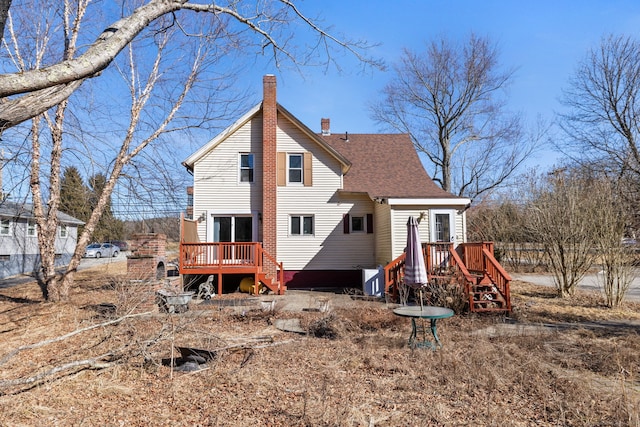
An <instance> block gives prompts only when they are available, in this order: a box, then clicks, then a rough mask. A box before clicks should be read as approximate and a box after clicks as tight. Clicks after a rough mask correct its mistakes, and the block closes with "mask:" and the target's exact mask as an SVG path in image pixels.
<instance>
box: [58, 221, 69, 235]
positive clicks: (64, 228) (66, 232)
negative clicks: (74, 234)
mask: <svg viewBox="0 0 640 427" xmlns="http://www.w3.org/2000/svg"><path fill="white" fill-rule="evenodd" d="M58 235H59V236H60V237H62V238H65V237H67V236H69V230H68V229H67V226H66V225H64V224H60V228H59V229H58Z"/></svg>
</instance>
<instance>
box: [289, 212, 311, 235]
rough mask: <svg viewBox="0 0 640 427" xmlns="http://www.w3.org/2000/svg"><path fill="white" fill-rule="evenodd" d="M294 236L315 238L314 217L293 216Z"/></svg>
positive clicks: (292, 229) (291, 230)
mask: <svg viewBox="0 0 640 427" xmlns="http://www.w3.org/2000/svg"><path fill="white" fill-rule="evenodd" d="M290 223H291V229H290V234H291V235H292V236H313V215H291V220H290Z"/></svg>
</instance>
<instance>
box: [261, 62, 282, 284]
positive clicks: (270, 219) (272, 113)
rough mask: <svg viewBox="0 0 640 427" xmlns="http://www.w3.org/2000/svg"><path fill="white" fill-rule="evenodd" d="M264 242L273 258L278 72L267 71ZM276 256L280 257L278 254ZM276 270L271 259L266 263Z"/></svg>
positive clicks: (265, 96)
mask: <svg viewBox="0 0 640 427" xmlns="http://www.w3.org/2000/svg"><path fill="white" fill-rule="evenodd" d="M262 85H263V98H262V246H263V248H264V250H265V251H267V252H268V253H269V254H270V255H271V256H273V257H274V258H276V257H277V248H276V236H277V234H276V229H277V227H276V225H277V224H276V218H277V191H278V187H277V168H276V161H277V160H276V157H277V141H276V128H277V126H278V112H277V101H276V76H274V75H272V74H267V75H266V76H264V77H263V79H262ZM276 259H277V258H276ZM265 270H266V272H268V273H271V274H274V273H275V268H274V269H273V271H270V270H271V265H270V263H269V264H268V265H265Z"/></svg>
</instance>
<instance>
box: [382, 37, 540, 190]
mask: <svg viewBox="0 0 640 427" xmlns="http://www.w3.org/2000/svg"><path fill="white" fill-rule="evenodd" d="M511 77H512V72H511V71H501V70H500V68H499V64H498V50H497V48H496V47H495V45H493V44H492V43H491V42H490V41H489V40H488V39H487V38H483V37H478V36H476V35H473V34H472V35H471V36H470V37H469V39H468V40H467V41H466V42H465V43H464V44H462V45H458V44H456V43H454V42H452V41H451V40H449V39H447V38H444V37H443V38H440V39H438V40H435V41H433V42H431V43H429V44H428V45H427V46H426V49H425V51H424V52H412V51H410V50H405V51H404V53H403V55H402V58H401V60H400V63H399V64H397V65H396V66H395V67H394V77H393V80H392V81H391V82H390V83H389V84H388V85H387V86H386V87H385V88H384V90H383V94H384V99H383V100H381V101H380V102H378V103H377V104H374V105H373V106H372V107H371V112H372V117H373V118H374V119H375V120H376V121H377V122H378V123H381V124H384V125H386V126H388V127H390V128H392V129H394V130H396V131H399V132H403V133H409V134H410V135H411V138H412V140H413V142H414V144H415V146H416V148H417V149H418V151H419V152H421V153H424V154H425V155H426V156H427V158H428V160H429V162H430V164H431V176H432V177H433V179H434V180H435V181H437V182H438V183H440V185H441V186H442V188H443V189H444V190H447V191H450V192H453V193H457V194H458V195H461V196H463V195H464V196H468V197H471V198H475V197H476V196H478V195H480V194H483V193H486V192H489V191H491V190H492V189H494V188H496V187H498V186H500V185H501V184H502V183H504V182H505V180H507V178H509V177H510V176H511V175H512V174H513V173H514V171H515V170H516V169H517V168H518V167H519V166H520V165H521V164H522V162H523V161H524V160H525V159H526V158H527V157H528V156H529V155H530V154H531V152H532V149H533V145H532V144H531V142H532V140H530V139H526V138H525V137H524V134H523V126H522V123H521V120H520V118H519V117H518V116H517V115H513V114H509V113H508V112H507V111H506V110H505V100H504V97H503V96H501V93H502V92H503V91H504V89H505V88H506V87H507V85H508V84H509V82H510V80H511Z"/></svg>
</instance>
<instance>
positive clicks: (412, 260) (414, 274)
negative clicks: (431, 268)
mask: <svg viewBox="0 0 640 427" xmlns="http://www.w3.org/2000/svg"><path fill="white" fill-rule="evenodd" d="M405 252H406V254H407V256H406V259H405V264H404V283H405V285H407V286H410V287H412V288H414V289H420V305H421V306H422V287H423V286H426V285H427V281H428V277H427V268H426V267H425V265H424V256H423V255H422V244H421V243H420V232H419V231H418V221H416V219H415V218H414V217H413V216H410V217H409V220H408V221H407V248H406V249H405Z"/></svg>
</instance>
